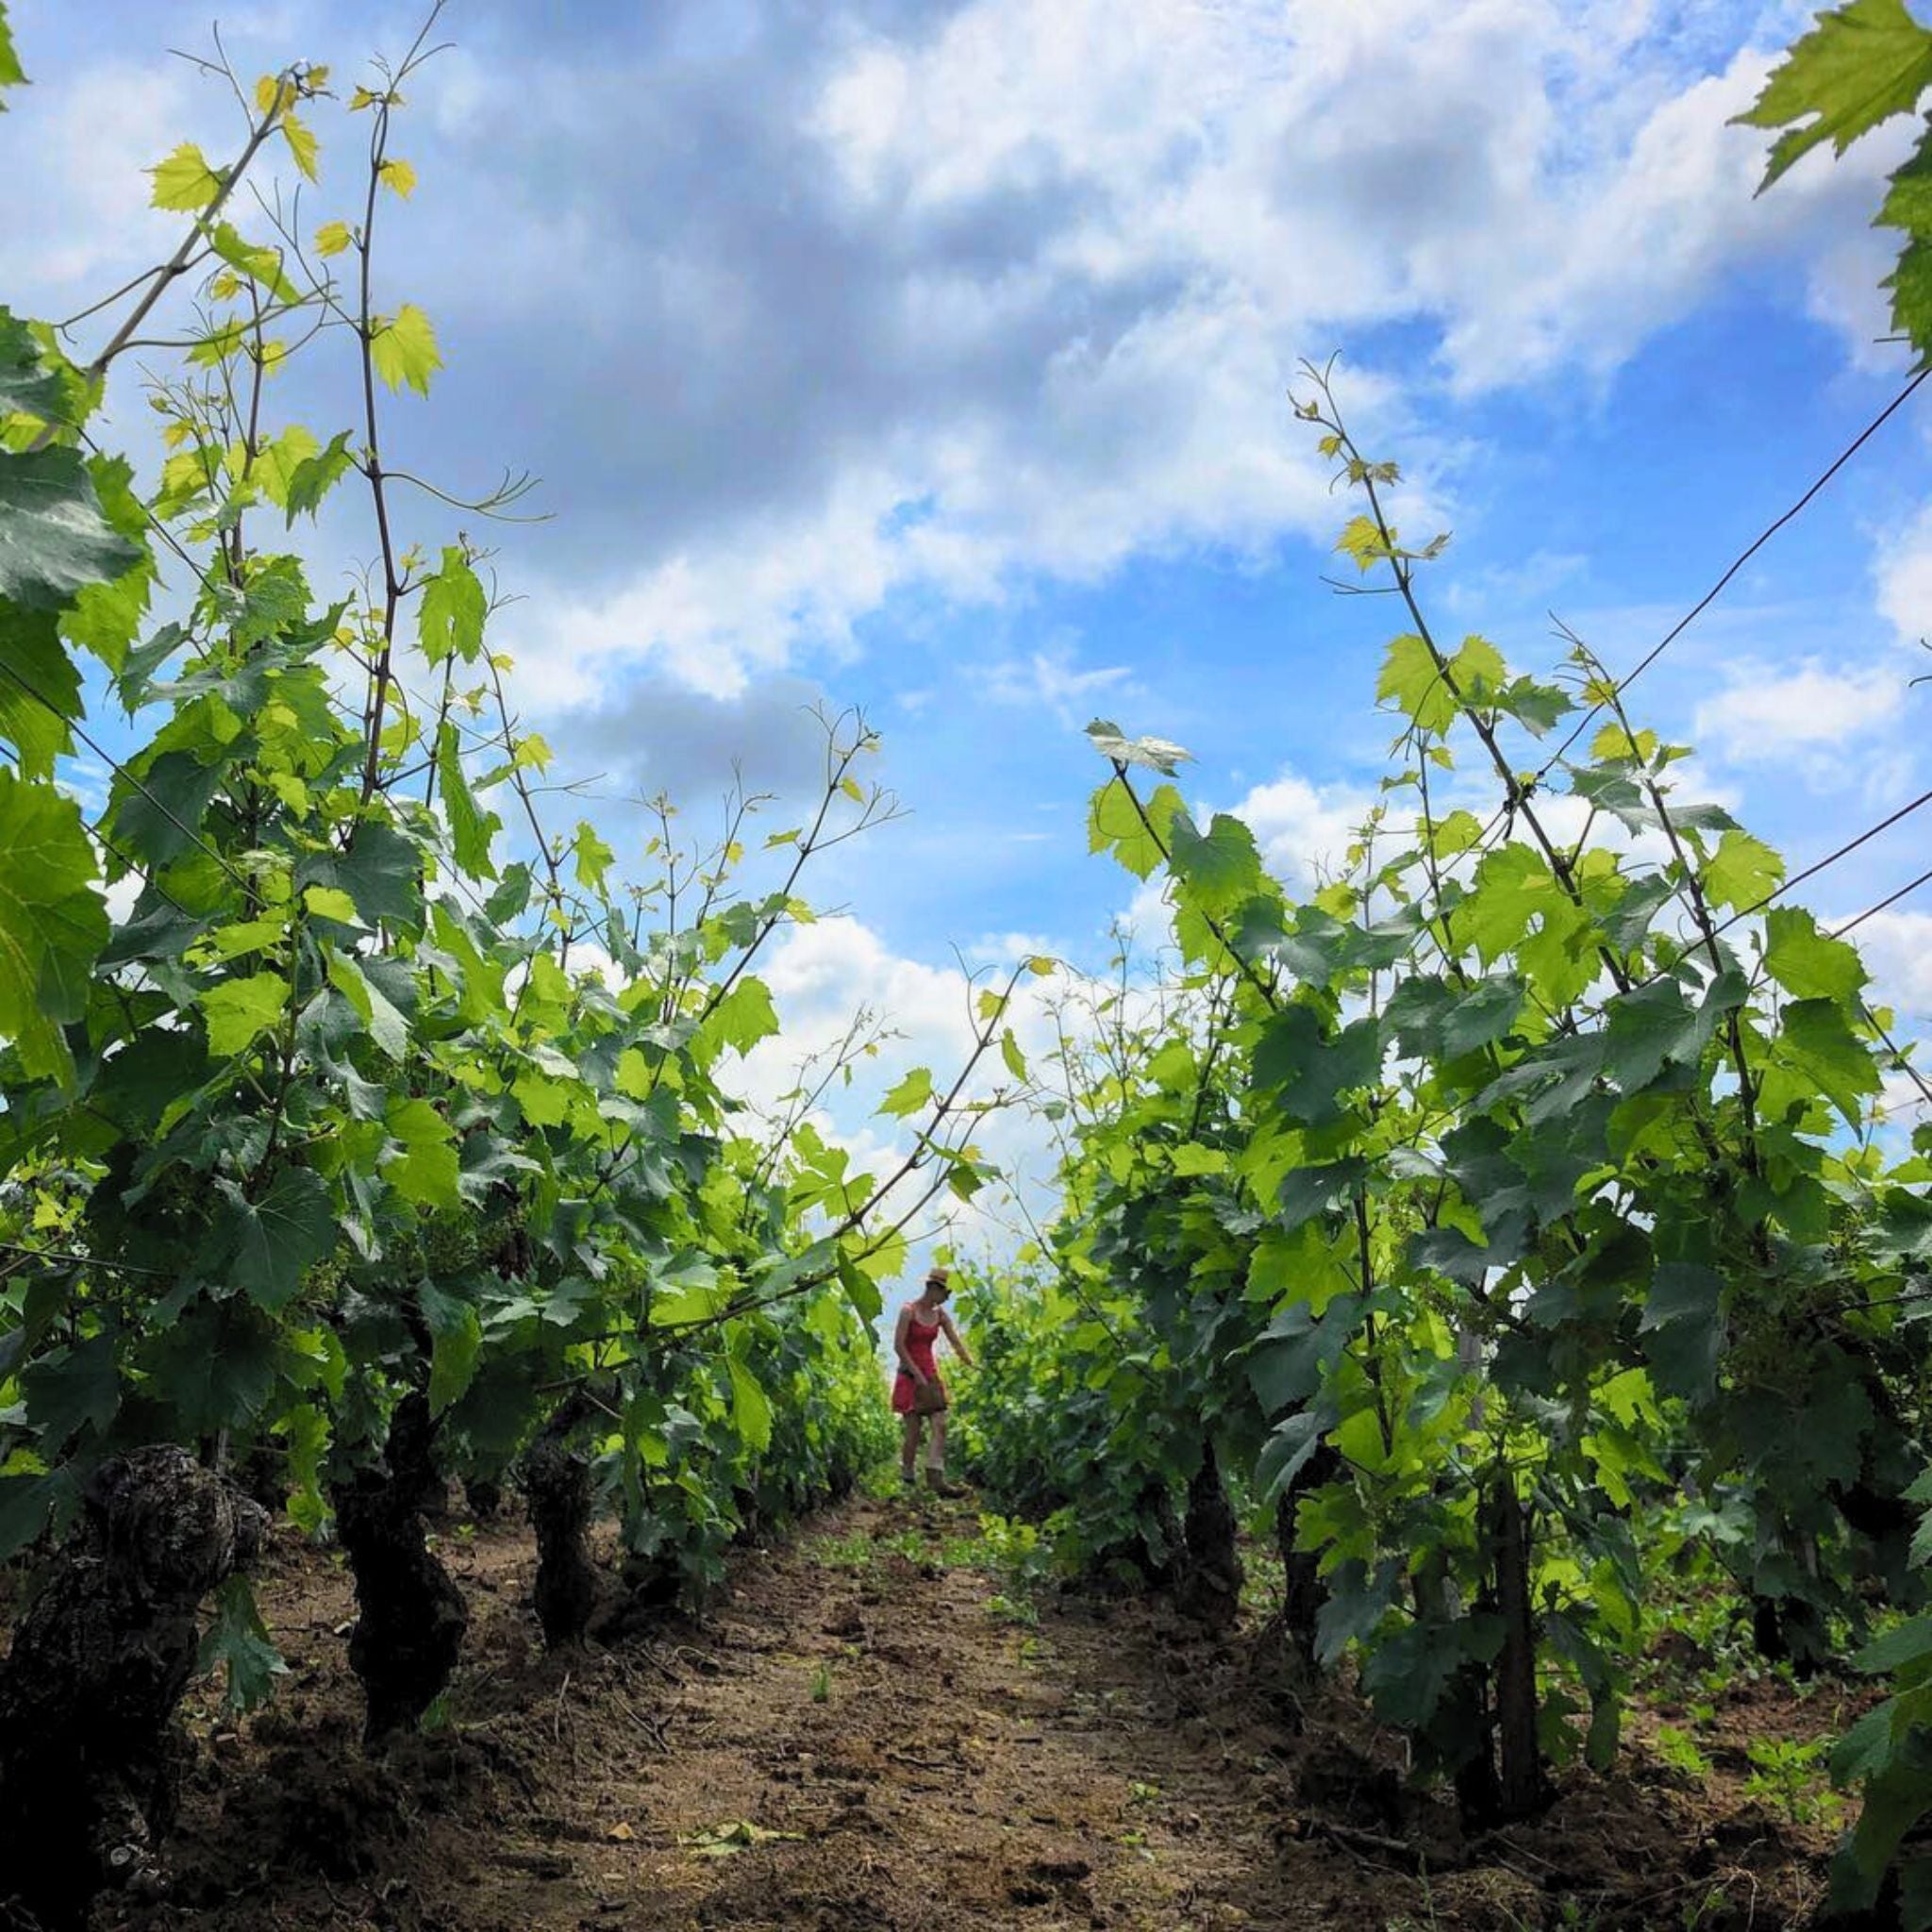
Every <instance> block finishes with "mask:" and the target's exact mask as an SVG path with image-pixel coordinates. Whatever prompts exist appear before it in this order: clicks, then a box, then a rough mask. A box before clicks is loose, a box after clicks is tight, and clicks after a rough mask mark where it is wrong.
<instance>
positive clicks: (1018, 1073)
mask: <svg viewBox="0 0 1932 1932" xmlns="http://www.w3.org/2000/svg"><path fill="white" fill-rule="evenodd" d="M1000 1058H1001V1059H1002V1060H1004V1061H1005V1062H1006V1067H1007V1072H1008V1073H1009V1074H1012V1076H1013V1078H1014V1079H1016V1080H1019V1081H1022V1082H1024V1080H1025V1078H1026V1056H1025V1055H1024V1053H1022V1052H1021V1051H1020V1042H1019V1041H1017V1040H1015V1039H1014V1038H1013V1029H1012V1028H1011V1027H1010V1026H1008V1027H1006V1028H1004V1029H1003V1030H1002V1031H1001V1034H1000Z"/></svg>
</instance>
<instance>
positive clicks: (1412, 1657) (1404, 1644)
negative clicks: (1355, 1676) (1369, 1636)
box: [1361, 1622, 1468, 1731]
mask: <svg viewBox="0 0 1932 1932" xmlns="http://www.w3.org/2000/svg"><path fill="white" fill-rule="evenodd" d="M1467 1661H1468V1654H1467V1652H1466V1650H1465V1649H1464V1646H1463V1633H1462V1631H1461V1629H1460V1628H1459V1626H1457V1624H1438V1623H1433V1622H1432V1623H1426V1624H1414V1623H1411V1624H1404V1625H1403V1626H1402V1628H1401V1629H1399V1630H1395V1631H1391V1633H1390V1634H1389V1635H1388V1636H1387V1637H1385V1638H1383V1639H1382V1640H1381V1641H1379V1642H1377V1643H1375V1644H1374V1645H1373V1646H1372V1647H1371V1648H1370V1650H1369V1653H1368V1655H1367V1656H1366V1657H1364V1658H1363V1659H1362V1672H1361V1687H1362V1689H1363V1691H1366V1692H1367V1693H1368V1697H1369V1701H1370V1702H1371V1703H1372V1704H1373V1705H1374V1707H1375V1714H1376V1716H1377V1717H1379V1718H1381V1719H1382V1720H1383V1722H1384V1723H1385V1724H1397V1725H1400V1726H1401V1728H1402V1729H1404V1730H1407V1731H1419V1730H1421V1729H1423V1728H1424V1725H1426V1724H1428V1722H1429V1720H1430V1719H1431V1718H1432V1717H1434V1716H1435V1714H1436V1710H1437V1707H1438V1706H1440V1705H1441V1701H1442V1697H1443V1693H1444V1692H1445V1691H1447V1690H1448V1689H1449V1686H1450V1685H1451V1684H1452V1683H1453V1682H1454V1681H1455V1678H1456V1674H1457V1672H1458V1671H1459V1670H1460V1669H1461V1668H1462V1666H1463V1665H1464V1663H1466V1662H1467Z"/></svg>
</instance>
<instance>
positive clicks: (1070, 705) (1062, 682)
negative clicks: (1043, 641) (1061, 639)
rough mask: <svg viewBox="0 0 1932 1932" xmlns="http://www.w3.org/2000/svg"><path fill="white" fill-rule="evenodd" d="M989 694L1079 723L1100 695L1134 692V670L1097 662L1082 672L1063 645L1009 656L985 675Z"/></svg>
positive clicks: (1119, 665)
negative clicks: (1083, 713) (1082, 715)
mask: <svg viewBox="0 0 1932 1932" xmlns="http://www.w3.org/2000/svg"><path fill="white" fill-rule="evenodd" d="M987 676H988V683H987V692H988V695H989V696H991V697H992V698H994V699H996V700H997V701H998V702H999V703H1001V704H1003V705H1024V706H1026V707H1028V708H1035V707H1039V708H1044V709H1046V710H1050V711H1052V712H1053V714H1054V715H1055V716H1056V717H1057V718H1058V719H1059V721H1060V722H1061V723H1062V724H1070V725H1071V724H1077V723H1079V722H1081V718H1080V714H1081V713H1082V712H1083V711H1085V712H1088V713H1090V714H1091V710H1092V707H1093V705H1094V704H1095V703H1096V702H1097V701H1098V700H1099V699H1100V698H1101V697H1102V696H1103V695H1106V696H1108V698H1114V697H1128V696H1131V695H1133V693H1134V692H1135V691H1136V690H1137V687H1136V686H1135V684H1134V683H1133V672H1132V671H1131V670H1130V669H1129V668H1128V667H1127V666H1126V665H1124V664H1103V665H1096V666H1095V667H1094V668H1093V669H1091V670H1089V671H1083V670H1080V669H1078V668H1077V667H1076V666H1075V664H1074V654H1073V651H1072V649H1071V648H1070V647H1068V646H1066V645H1054V646H1050V647H1049V648H1047V649H1046V650H1043V651H1035V652H1032V653H1031V654H1030V655H1029V656H1027V657H1026V658H1008V659H1007V660H1006V661H1005V662H1004V663H999V664H995V665H994V666H993V667H992V668H991V671H990V672H989V673H988V674H987Z"/></svg>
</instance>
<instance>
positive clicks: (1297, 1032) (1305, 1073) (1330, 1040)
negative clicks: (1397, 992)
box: [1254, 1003, 1382, 1126]
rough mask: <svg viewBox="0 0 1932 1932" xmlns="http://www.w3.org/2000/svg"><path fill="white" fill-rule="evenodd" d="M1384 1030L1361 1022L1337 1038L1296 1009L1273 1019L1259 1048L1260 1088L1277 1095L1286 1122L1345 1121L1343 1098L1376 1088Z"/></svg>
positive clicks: (1311, 1011) (1310, 1011) (1256, 1065)
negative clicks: (1374, 1086) (1342, 1117)
mask: <svg viewBox="0 0 1932 1932" xmlns="http://www.w3.org/2000/svg"><path fill="white" fill-rule="evenodd" d="M1381 1065H1382V1029H1381V1025H1380V1023H1379V1022H1377V1021H1375V1020H1373V1019H1361V1020H1357V1021H1354V1022H1353V1023H1351V1024H1349V1025H1347V1026H1345V1027H1343V1028H1342V1029H1341V1032H1339V1033H1337V1034H1335V1035H1333V1036H1332V1037H1326V1038H1324V1026H1323V1022H1322V1019H1321V1016H1320V1015H1319V1014H1317V1013H1316V1012H1315V1010H1314V1009H1313V1008H1311V1007H1305V1006H1300V1005H1296V1004H1292V1003H1291V1004H1290V1005H1288V1006H1285V1007H1283V1008H1281V1009H1280V1010H1279V1011H1278V1012H1276V1013H1274V1014H1271V1015H1270V1017H1269V1019H1268V1021H1267V1023H1266V1025H1265V1027H1264V1028H1263V1031H1262V1034H1261V1038H1260V1040H1259V1041H1258V1042H1257V1045H1256V1047H1255V1057H1254V1076H1255V1084H1256V1085H1257V1087H1259V1088H1262V1089H1264V1090H1272V1091H1274V1095H1275V1101H1276V1105H1277V1106H1278V1107H1279V1108H1280V1110H1281V1114H1282V1116H1283V1118H1284V1119H1287V1120H1291V1121H1299V1122H1301V1123H1302V1124H1304V1125H1307V1126H1325V1125H1327V1124H1328V1123H1330V1122H1331V1121H1337V1120H1340V1119H1341V1114H1342V1106H1341V1095H1342V1094H1343V1093H1344V1092H1348V1091H1352V1090H1353V1089H1355V1088H1357V1087H1367V1086H1370V1085H1372V1084H1373V1083H1374V1080H1375V1078H1376V1075H1377V1074H1379V1073H1380V1071H1381Z"/></svg>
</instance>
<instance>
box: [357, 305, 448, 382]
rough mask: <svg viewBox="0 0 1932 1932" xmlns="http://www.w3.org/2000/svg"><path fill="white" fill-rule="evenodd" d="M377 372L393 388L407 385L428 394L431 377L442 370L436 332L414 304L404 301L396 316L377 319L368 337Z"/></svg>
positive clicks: (370, 352)
mask: <svg viewBox="0 0 1932 1932" xmlns="http://www.w3.org/2000/svg"><path fill="white" fill-rule="evenodd" d="M369 354H370V357H371V358H372V359H373V360H374V362H375V373H376V375H379V376H381V377H382V379H383V381H384V382H386V383H387V384H388V385H389V386H390V388H391V389H392V390H399V389H401V388H402V387H403V386H404V384H406V383H407V384H408V387H409V388H411V389H412V390H414V391H416V393H417V394H418V395H424V396H426V395H427V394H428V393H429V378H430V377H431V376H432V375H435V374H436V372H437V371H438V370H439V369H441V367H442V357H441V354H439V352H438V350H437V346H436V331H435V330H434V329H433V328H431V327H430V325H429V318H428V317H427V316H426V315H425V314H424V313H423V311H422V310H421V309H420V308H417V307H416V305H415V304H414V303H413V302H405V303H404V304H403V306H402V307H401V308H399V309H397V310H396V312H395V313H394V314H393V315H388V316H378V317H377V318H376V320H375V324H374V325H373V328H372V332H371V334H370V338H369Z"/></svg>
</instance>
